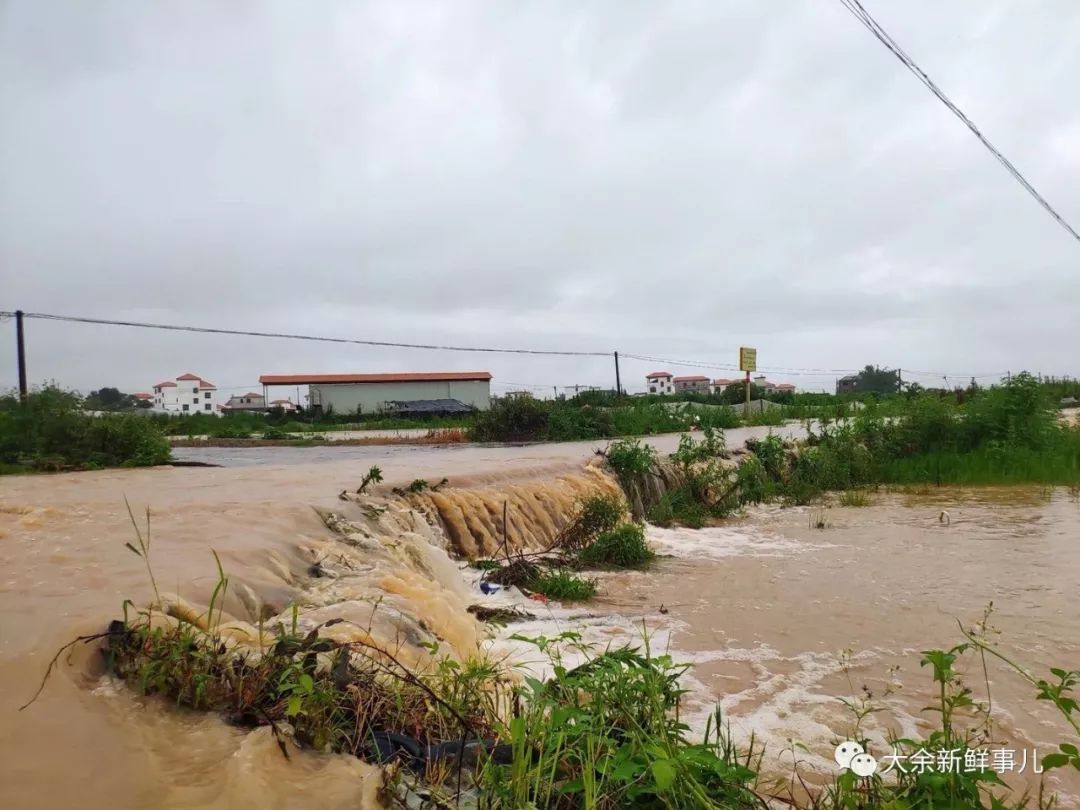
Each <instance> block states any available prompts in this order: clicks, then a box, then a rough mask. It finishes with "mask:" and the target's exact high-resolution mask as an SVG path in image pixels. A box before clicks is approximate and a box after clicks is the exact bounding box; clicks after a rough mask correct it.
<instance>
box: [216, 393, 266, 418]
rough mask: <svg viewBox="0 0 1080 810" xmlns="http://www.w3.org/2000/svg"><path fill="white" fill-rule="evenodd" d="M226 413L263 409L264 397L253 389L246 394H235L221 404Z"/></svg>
mask: <svg viewBox="0 0 1080 810" xmlns="http://www.w3.org/2000/svg"><path fill="white" fill-rule="evenodd" d="M221 410H223V411H225V412H226V413H238V412H240V411H265V410H266V397H264V396H263V395H262V394H258V393H255V392H254V391H252V392H249V393H247V394H235V395H233V396H231V397H229V401H228V402H226V403H225V404H224V405H222V406H221Z"/></svg>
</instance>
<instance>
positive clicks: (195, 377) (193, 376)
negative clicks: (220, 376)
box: [176, 371, 202, 380]
mask: <svg viewBox="0 0 1080 810" xmlns="http://www.w3.org/2000/svg"><path fill="white" fill-rule="evenodd" d="M176 379H178V380H201V379H202V377H200V376H199V375H198V374H192V373H191V372H190V371H189V372H188V373H187V374H181V375H180V376H179V377H177V378H176Z"/></svg>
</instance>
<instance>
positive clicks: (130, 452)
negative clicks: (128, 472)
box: [0, 386, 171, 469]
mask: <svg viewBox="0 0 1080 810" xmlns="http://www.w3.org/2000/svg"><path fill="white" fill-rule="evenodd" d="M81 405H82V401H81V399H80V398H79V396H78V395H77V394H74V393H72V392H69V391H63V390H61V389H59V388H56V387H55V386H47V387H45V388H42V389H40V390H37V391H33V392H31V393H30V395H29V396H28V397H27V399H26V401H25V402H21V401H20V400H19V398H18V397H17V396H15V395H9V396H5V397H0V463H4V464H9V465H17V466H19V467H30V468H37V469H62V468H65V467H76V468H93V467H117V466H146V465H151V464H163V463H165V462H167V461H168V460H169V457H170V455H171V450H170V447H169V443H168V441H167V440H166V439H165V436H164V435H163V434H162V432H161V431H160V430H159V429H158V427H157V425H156V424H155V423H154V421H153V420H152V419H149V418H147V417H146V416H144V415H142V414H139V413H138V412H135V413H125V414H105V415H101V416H90V415H89V414H86V413H84V412H83V411H82V408H81Z"/></svg>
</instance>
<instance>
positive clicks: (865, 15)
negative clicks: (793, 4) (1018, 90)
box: [840, 0, 1080, 242]
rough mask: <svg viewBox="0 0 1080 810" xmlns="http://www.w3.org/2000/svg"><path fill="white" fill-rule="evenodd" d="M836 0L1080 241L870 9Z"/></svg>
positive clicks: (847, 0) (855, 0) (851, 0)
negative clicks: (876, 18) (906, 51)
mask: <svg viewBox="0 0 1080 810" xmlns="http://www.w3.org/2000/svg"><path fill="white" fill-rule="evenodd" d="M840 2H841V3H842V4H843V5H844V7H845V8H846V9H847V10H848V11H850V12H851V13H852V14H853V15H855V18H856V19H857V20H858V21H859V22H861V23H862V24H863V25H864V26H865V27H866V28H867V30H869V31H870V33H871V34H873V35H874V36H875V37H876V38H877V39H878V41H879V42H880V43H881V44H882V45H884V46H885V47H886V48H888V49H889V50H890V51H891V52H892V53H893V55H894V56H895V57H896V58H897V59H899V60H900V61H901V62H902V63H903V64H904V66H905V67H906V68H907V69H908V70H910V71H911V72H912V73H914V74H915V76H916V77H917V78H918V79H919V81H921V82H922V83H923V84H925V85H926V87H927V88H928V89H929V90H930V92H931V93H933V94H934V95H935V96H937V97H938V99H939V100H940V101H941V103H942V104H944V105H945V106H946V107H948V108H949V110H950V111H951V112H952V114H953V115H955V116H956V117H957V118H959V119H960V120H961V121H963V122H964V124H965V125H966V126H967V128H968V129H970V130H971V131H972V133H973V134H974V135H975V137H976V138H978V139H979V140H980V141H981V142H982V145H983V146H985V147H986V148H987V149H988V150H989V151H990V154H992V155H993V156H994V157H995V158H997V160H998V162H1000V163H1001V165H1002V166H1004V167H1005V170H1006V171H1008V172H1009V174H1011V175H1012V176H1013V177H1014V178H1015V179H1016V181H1017V182H1018V183H1019V184H1020V185H1021V186H1023V187H1024V189H1025V190H1026V191H1027V192H1028V194H1030V195H1031V196H1032V197H1034V198H1035V200H1036V201H1037V202H1038V203H1039V205H1041V206H1042V207H1043V208H1045V209H1046V212H1047V213H1048V214H1049V215H1050V216H1051V217H1053V218H1054V219H1055V220H1056V221H1057V223H1058V224H1059V225H1060V226H1061V227H1062V228H1064V229H1065V230H1066V231H1068V232H1069V233H1070V234H1071V235H1072V237H1073V239H1075V240H1076V241H1077V242H1080V233H1077V232H1076V229H1075V228H1073V226H1072V225H1070V224H1069V223H1068V222H1066V221H1065V218H1064V217H1062V216H1061V214H1059V213H1058V212H1057V211H1056V210H1055V209H1054V207H1053V206H1052V205H1050V203H1048V202H1047V201H1046V198H1045V197H1043V195H1042V194H1040V193H1039V192H1038V191H1037V190H1036V189H1035V187H1034V186H1033V185H1031V183H1029V182H1028V180H1027V178H1026V177H1024V175H1023V174H1021V173H1020V170H1019V169H1017V168H1016V167H1015V166H1014V165H1013V164H1012V161H1010V160H1009V159H1008V158H1007V157H1005V155H1003V154H1001V152H1000V151H999V150H998V148H997V147H996V146H994V145H993V144H992V143H990V141H989V140H988V139H987V137H986V136H985V135H983V134H982V132H980V131H979V128H978V127H977V126H975V122H973V121H972V120H971V119H970V118H968V117H967V116H966V115H965V114H964V112H963V110H961V109H960V108H959V107H957V106H956V105H955V104H953V102H952V101H951V100H950V99H949V97H948V96H946V95H945V93H944V92H943V91H942V90H941V88H939V87H938V86H937V85H936V84H934V80H933V79H931V78H930V77H929V76H927V75H926V72H925V71H924V70H923V69H922V68H921V67H919V66H918V65H917V64H916V63H915V60H913V59H912V58H911V57H910V56H908V55H907V54H906V53H904V50H903V48H901V47H900V46H899V45H898V44H897V43H896V40H894V39H893V38H892V37H891V36H889V34H888V32H887V31H886V30H885V29H884V28H882V27H881V25H880V24H879V23H878V21H877V20H875V19H874V18H873V17H872V16H871V15H870V12H868V11H867V10H866V9H865V8H864V7H863V5H862V3H860V2H859V0H840Z"/></svg>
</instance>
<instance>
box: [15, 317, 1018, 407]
mask: <svg viewBox="0 0 1080 810" xmlns="http://www.w3.org/2000/svg"><path fill="white" fill-rule="evenodd" d="M14 315H15V313H14V312H9V311H0V319H6V318H10V317H13V316H14ZM23 317H24V318H36V319H38V320H50V321H62V322H69V323H85V324H94V325H104V326H127V327H134V328H140V329H159V330H165V331H173V332H195V333H203V334H216V335H238V336H244V337H261V338H279V339H285V340H305V341H315V342H321V343H339V344H355V345H361V346H380V347H391V348H406V349H430V350H436V351H457V352H487V353H498V354H525V355H555V356H564V357H606V358H611V356H612V354H613V352H610V351H606V352H586V351H561V350H545V349H503V348H493V347H486V346H485V347H474V346H448V345H436V344H421V343H398V342H391V341H379V340H361V339H358V338H335V337H323V336H318V335H301V334H291V333H287V332H256V331H248V330H239V329H218V328H213V327H202V326H182V325H178V324H161V323H149V322H143V321H127V320H116V319H108V318H90V317H83V316H76V315H56V314H52V313H44V312H24V313H23ZM619 358H620V359H622V360H638V361H641V362H646V363H660V364H664V365H672V366H685V367H688V368H700V369H704V370H710V371H723V372H730V371H739V370H740V369H739V368H738V366H737V365H735V364H733V363H713V362H707V361H702V360H678V359H673V358H665V357H652V356H649V355H642V354H630V353H624V352H620V353H619ZM861 370H862V369H856V368H787V367H780V366H770V367H762V368H761V369H759V371H761V372H762V373H776V374H785V375H794V376H804V377H823V376H834V375H836V374H854V373H858V372H859V371H861ZM901 371H902V373H903V374H909V375H913V376H923V377H942V376H946V375H947V376H950V377H975V378H977V379H981V378H990V377H1004V376H1005V375H1006V374H1007V373H1008V372H1005V371H1002V372H981V373H976V374H972V373H969V372H942V371H914V370H911V369H901ZM496 384H497V385H512V386H519V387H521V388H529V389H535V390H547V389H548V388H550V386H548V385H539V384H536V383H520V382H512V381H509V380H504V381H500V382H498V383H496ZM246 387H249V386H236V389H240V388H246ZM568 387H570V388H572V387H573V386H568ZM220 390H226V389H220Z"/></svg>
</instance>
